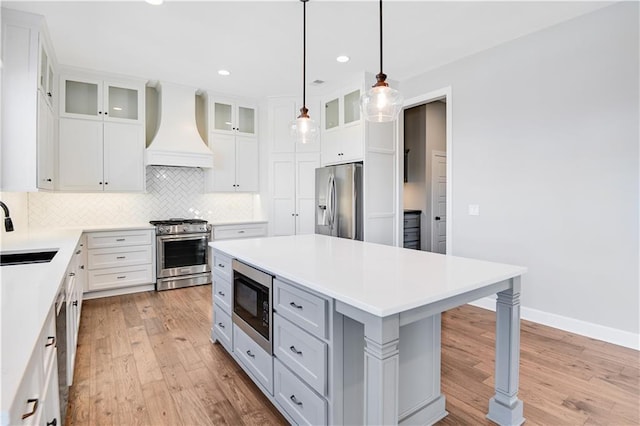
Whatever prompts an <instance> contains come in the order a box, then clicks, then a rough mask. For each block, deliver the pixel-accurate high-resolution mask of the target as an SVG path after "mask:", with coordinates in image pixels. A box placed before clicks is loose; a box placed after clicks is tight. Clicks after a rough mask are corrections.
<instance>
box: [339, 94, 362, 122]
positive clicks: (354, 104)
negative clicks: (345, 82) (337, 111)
mask: <svg viewBox="0 0 640 426" xmlns="http://www.w3.org/2000/svg"><path fill="white" fill-rule="evenodd" d="M343 104H344V108H343V109H344V117H343V123H344V124H349V123H353V122H356V121H359V120H360V90H354V91H353V92H350V93H347V94H346V95H344V97H343Z"/></svg>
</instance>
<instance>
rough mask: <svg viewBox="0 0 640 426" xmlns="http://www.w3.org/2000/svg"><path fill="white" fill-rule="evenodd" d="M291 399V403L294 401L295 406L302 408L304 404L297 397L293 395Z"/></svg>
mask: <svg viewBox="0 0 640 426" xmlns="http://www.w3.org/2000/svg"><path fill="white" fill-rule="evenodd" d="M289 399H290V400H291V401H293V403H294V404H296V405H299V406H300V407H302V402H301V401H298V399H297V398H296V396H295V395H291V396H290V397H289Z"/></svg>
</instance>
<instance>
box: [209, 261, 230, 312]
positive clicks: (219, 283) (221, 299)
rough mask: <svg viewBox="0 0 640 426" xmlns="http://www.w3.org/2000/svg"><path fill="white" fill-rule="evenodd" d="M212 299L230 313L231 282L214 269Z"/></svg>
mask: <svg viewBox="0 0 640 426" xmlns="http://www.w3.org/2000/svg"><path fill="white" fill-rule="evenodd" d="M212 291H213V300H214V301H215V302H216V303H217V304H218V305H219V306H221V307H222V308H223V309H224V310H225V311H227V313H229V314H230V313H231V283H229V281H227V280H225V279H224V278H222V277H220V275H219V274H218V272H217V271H216V272H215V273H214V274H213V288H212Z"/></svg>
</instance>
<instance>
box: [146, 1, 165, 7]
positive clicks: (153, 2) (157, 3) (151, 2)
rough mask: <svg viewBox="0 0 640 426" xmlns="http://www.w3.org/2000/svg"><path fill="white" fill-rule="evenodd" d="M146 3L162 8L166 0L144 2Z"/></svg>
mask: <svg viewBox="0 0 640 426" xmlns="http://www.w3.org/2000/svg"><path fill="white" fill-rule="evenodd" d="M144 1H146V2H147V3H149V4H152V5H154V6H160V5H161V4H162V2H163V1H164V0H144Z"/></svg>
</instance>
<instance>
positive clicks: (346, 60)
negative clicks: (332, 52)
mask: <svg viewBox="0 0 640 426" xmlns="http://www.w3.org/2000/svg"><path fill="white" fill-rule="evenodd" d="M349 59H350V58H349V57H348V56H346V55H340V56H338V57H337V58H336V61H338V62H342V63H344V62H349Z"/></svg>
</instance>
